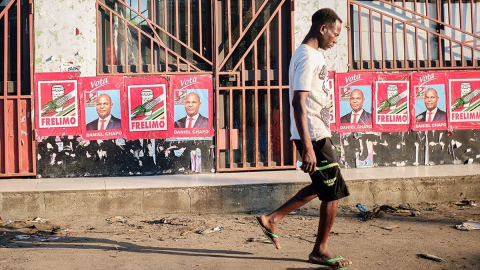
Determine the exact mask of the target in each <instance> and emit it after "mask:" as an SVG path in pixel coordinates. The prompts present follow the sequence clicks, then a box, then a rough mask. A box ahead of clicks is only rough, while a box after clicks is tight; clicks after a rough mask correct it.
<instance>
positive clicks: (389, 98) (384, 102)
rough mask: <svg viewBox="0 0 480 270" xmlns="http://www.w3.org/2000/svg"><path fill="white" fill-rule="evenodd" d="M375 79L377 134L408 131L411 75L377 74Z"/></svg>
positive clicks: (374, 126)
mask: <svg viewBox="0 0 480 270" xmlns="http://www.w3.org/2000/svg"><path fill="white" fill-rule="evenodd" d="M374 78H375V83H374V99H373V101H374V104H373V106H374V110H373V119H374V121H373V129H374V130H375V131H377V132H402V131H408V130H409V128H410V126H409V123H410V117H409V115H410V109H409V107H410V103H409V97H410V95H409V93H410V73H395V74H392V73H376V74H375V75H374Z"/></svg>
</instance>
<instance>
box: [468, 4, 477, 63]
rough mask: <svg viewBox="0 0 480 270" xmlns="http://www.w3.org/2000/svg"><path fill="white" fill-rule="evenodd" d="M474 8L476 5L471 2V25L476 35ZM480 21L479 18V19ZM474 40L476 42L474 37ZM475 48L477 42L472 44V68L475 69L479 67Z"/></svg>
mask: <svg viewBox="0 0 480 270" xmlns="http://www.w3.org/2000/svg"><path fill="white" fill-rule="evenodd" d="M474 7H475V3H473V0H470V23H471V25H472V34H473V35H475V34H476V33H475V23H474V21H476V19H475V18H474V12H473V10H474ZM477 19H478V18H477ZM472 38H473V40H475V38H474V37H472ZM474 46H475V42H474V43H472V67H475V66H476V65H477V60H476V59H475V55H476V53H475V49H474Z"/></svg>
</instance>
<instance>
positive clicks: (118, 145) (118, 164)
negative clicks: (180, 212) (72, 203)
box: [37, 136, 215, 178]
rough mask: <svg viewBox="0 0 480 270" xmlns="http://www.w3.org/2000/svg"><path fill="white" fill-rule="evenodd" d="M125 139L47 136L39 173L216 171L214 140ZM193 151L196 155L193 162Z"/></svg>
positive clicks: (50, 175) (39, 155) (40, 149)
mask: <svg viewBox="0 0 480 270" xmlns="http://www.w3.org/2000/svg"><path fill="white" fill-rule="evenodd" d="M122 142H123V141H122V140H120V141H117V140H96V141H82V140H81V139H80V137H78V136H68V137H67V136H62V137H60V136H58V137H47V138H46V139H44V140H42V141H40V142H38V144H37V175H38V177H39V178H41V177H47V178H55V177H58V178H62V177H82V176H86V177H88V176H92V177H95V176H97V177H99V176H130V175H160V174H192V173H212V172H215V169H214V153H215V149H214V148H213V146H212V141H208V140H200V141H194V140H191V141H166V140H160V139H148V140H147V139H144V140H134V141H124V143H122ZM192 151H194V154H195V157H196V160H195V161H194V162H193V163H192V159H191V154H192ZM199 158H200V159H199ZM195 164H196V165H199V166H195Z"/></svg>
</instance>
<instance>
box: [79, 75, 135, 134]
mask: <svg viewBox="0 0 480 270" xmlns="http://www.w3.org/2000/svg"><path fill="white" fill-rule="evenodd" d="M79 83H80V104H81V106H80V107H81V108H83V119H84V121H83V122H82V131H83V132H82V137H83V138H84V139H87V140H101V139H116V138H125V130H126V122H127V121H125V119H123V115H124V112H123V110H124V108H125V104H124V103H125V99H124V90H123V76H99V77H82V78H80V79H79Z"/></svg>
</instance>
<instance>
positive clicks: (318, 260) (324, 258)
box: [308, 253, 352, 269]
mask: <svg viewBox="0 0 480 270" xmlns="http://www.w3.org/2000/svg"><path fill="white" fill-rule="evenodd" d="M308 261H309V262H311V263H314V264H320V265H326V266H330V267H333V268H334V269H340V268H343V267H345V266H348V265H351V264H352V262H351V261H349V260H345V259H344V258H343V257H342V256H341V255H339V256H335V255H333V254H331V253H326V254H324V255H318V254H314V253H310V255H308ZM345 269H346V268H345Z"/></svg>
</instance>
